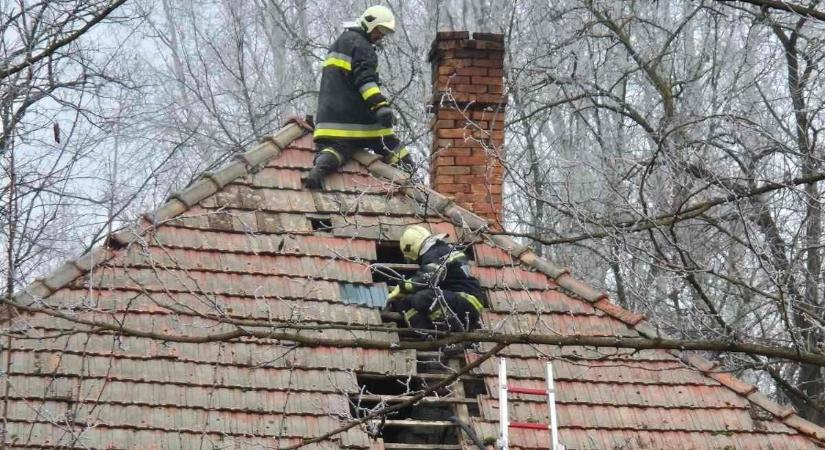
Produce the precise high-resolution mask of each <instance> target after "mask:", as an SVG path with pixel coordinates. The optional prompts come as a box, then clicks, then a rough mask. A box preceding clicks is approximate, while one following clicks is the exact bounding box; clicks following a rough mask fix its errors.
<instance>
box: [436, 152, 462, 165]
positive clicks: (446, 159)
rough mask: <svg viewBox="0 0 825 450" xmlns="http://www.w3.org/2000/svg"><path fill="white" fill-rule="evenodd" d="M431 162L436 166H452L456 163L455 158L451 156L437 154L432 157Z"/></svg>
mask: <svg viewBox="0 0 825 450" xmlns="http://www.w3.org/2000/svg"><path fill="white" fill-rule="evenodd" d="M431 164H434V165H436V166H454V165H456V158H454V157H452V156H442V155H441V154H439V155H438V156H436V157H435V158H433V159H432V162H431Z"/></svg>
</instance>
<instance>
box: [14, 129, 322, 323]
mask: <svg viewBox="0 0 825 450" xmlns="http://www.w3.org/2000/svg"><path fill="white" fill-rule="evenodd" d="M309 129H310V128H308V126H307V125H306V123H305V122H303V121H301V120H300V119H298V118H290V119H289V120H288V121H287V122H286V124H284V126H283V127H281V129H280V130H278V131H276V132H275V133H274V134H271V135H267V136H264V137H263V138H261V140H260V141H259V143H258V145H256V146H255V147H254V148H252V149H251V150H247V151H246V152H243V153H238V154H236V155H235V156H234V157H233V159H234V161H233V162H232V163H230V164H229V165H227V166H225V167H223V168H222V169H220V170H218V171H217V172H215V173H210V172H204V173H203V174H201V176H200V177H199V178H200V179H199V180H198V181H196V182H195V183H193V184H191V185H190V186H188V187H187V188H185V189H184V190H182V191H179V192H173V193H172V194H170V195H169V199H168V200H167V201H166V202H165V203H164V204H163V205H161V206H159V207H158V208H157V209H155V210H154V211H150V212H146V213H144V214H143V215H142V218H143V219H144V220H146V221H147V222H148V223H149V226H145V227H140V226H132V227H127V228H126V229H123V230H120V231H117V232H115V233H112V234H111V235H110V236H109V237H108V238H107V241H106V243H104V244H103V245H99V246H96V247H94V248H93V249H91V250H90V251H88V252H86V253H84V254H83V255H81V256H80V257H78V258H77V259H75V260H68V261H66V262H65V263H64V264H63V265H62V266H60V267H58V268H57V269H55V270H53V271H52V272H50V273H49V274H47V275H45V276H43V277H38V278H36V279H35V280H34V281H33V282H32V283H31V284H29V285H28V286H26V287H24V288H22V289H20V290H19V291H18V292H16V293H15V294H14V295H13V296H12V300H13V301H14V302H15V303H18V304H30V303H34V302H36V301H37V300H38V299H43V298H46V297H48V296H50V295H51V294H53V293H54V292H56V291H58V290H59V289H61V288H63V287H65V286H66V285H68V284H69V283H71V282H72V281H74V280H75V279H77V278H78V277H80V276H82V275H84V274H86V273H88V272H89V271H91V270H92V268H93V267H94V266H95V265H97V264H100V263H102V262H104V261H107V260H109V259H111V258H112V257H113V256H114V252H113V249H112V248H111V247H110V245H111V243H112V242H114V243H116V244H117V246H126V245H129V244H131V243H132V242H134V241H136V240H137V239H138V238H139V237H140V236H142V235H143V234H144V233H145V232H146V231H148V230H150V229H152V228H154V227H156V226H157V225H160V224H162V223H163V222H165V221H167V220H169V219H172V218H174V217H177V216H178V215H180V214H183V213H184V212H186V211H187V210H189V209H190V208H191V207H193V206H195V205H197V204H198V203H199V202H200V201H201V200H203V199H205V198H206V197H208V196H210V195H213V194H215V193H216V192H218V191H219V190H221V189H223V187H224V186H226V185H227V184H229V183H231V182H232V181H234V180H236V179H238V178H241V177H244V176H246V175H247V174H249V173H250V172H251V171H252V170H253V169H254V168H257V167H259V166H260V165H262V164H266V163H267V162H268V161H269V160H271V159H272V158H274V157H276V156H278V155H279V154H280V153H281V152H282V151H283V150H284V149H285V148H286V147H287V146H289V144H290V143H292V142H293V141H294V140H296V139H298V138H299V137H301V136H302V135H303V134H304V133H306V132H307V131H308V130H309ZM6 306H7V307H6V308H3V311H0V322H2V321H5V320H7V319H8V318H9V317H10V312H9V310H8V305H6Z"/></svg>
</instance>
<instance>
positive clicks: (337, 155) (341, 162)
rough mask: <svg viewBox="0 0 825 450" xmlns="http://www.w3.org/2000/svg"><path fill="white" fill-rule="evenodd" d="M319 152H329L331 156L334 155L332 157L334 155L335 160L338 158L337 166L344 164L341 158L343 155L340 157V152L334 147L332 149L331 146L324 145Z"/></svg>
mask: <svg viewBox="0 0 825 450" xmlns="http://www.w3.org/2000/svg"><path fill="white" fill-rule="evenodd" d="M321 153H331V154H332V156H334V157H335V159H337V160H338V165H339V166H340V165H341V164H344V158H343V157H341V154H340V153H338V151H337V150H335V149H334V148H332V147H324V148H323V149H322V150H321Z"/></svg>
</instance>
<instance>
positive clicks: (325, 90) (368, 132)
mask: <svg viewBox="0 0 825 450" xmlns="http://www.w3.org/2000/svg"><path fill="white" fill-rule="evenodd" d="M384 106H388V104H387V99H386V97H384V95H383V94H382V92H381V88H380V81H379V79H378V56H377V55H376V54H375V49H374V48H373V46H372V44H371V43H370V41H369V39H368V38H367V34H366V32H364V31H363V30H361V29H358V28H348V29H347V30H346V31H344V32H343V33H342V34H341V36H340V37H338V39H337V40H336V41H335V42H334V43H333V44H332V46H331V47H330V48H329V53H328V54H327V56H326V59H324V64H323V72H322V74H321V90H320V92H319V94H318V110H317V113H316V118H315V123H316V125H315V138H316V139H319V138H321V139H369V138H380V137H386V136H392V134H393V131H392V128H383V127H382V126H381V125H380V124H379V123H378V122H377V120H376V117H375V111H376V110H378V108H381V107H384Z"/></svg>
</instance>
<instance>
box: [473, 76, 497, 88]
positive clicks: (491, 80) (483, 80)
mask: <svg viewBox="0 0 825 450" xmlns="http://www.w3.org/2000/svg"><path fill="white" fill-rule="evenodd" d="M471 80H472V83H473V84H487V85H493V86H500V85H501V84H502V82H503V80H502V79H501V78H497V77H480V76H476V77H471Z"/></svg>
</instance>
